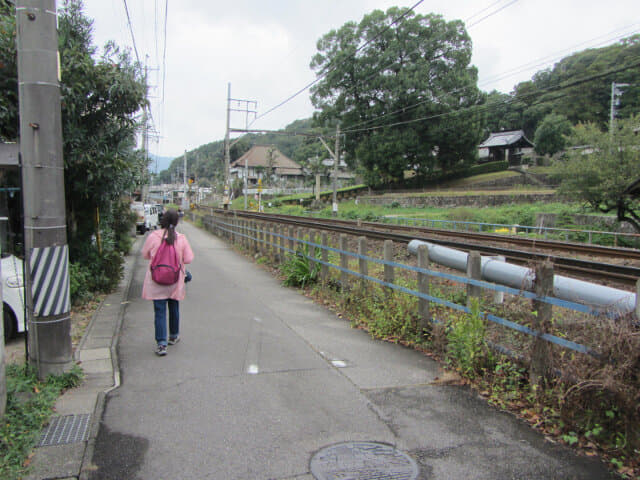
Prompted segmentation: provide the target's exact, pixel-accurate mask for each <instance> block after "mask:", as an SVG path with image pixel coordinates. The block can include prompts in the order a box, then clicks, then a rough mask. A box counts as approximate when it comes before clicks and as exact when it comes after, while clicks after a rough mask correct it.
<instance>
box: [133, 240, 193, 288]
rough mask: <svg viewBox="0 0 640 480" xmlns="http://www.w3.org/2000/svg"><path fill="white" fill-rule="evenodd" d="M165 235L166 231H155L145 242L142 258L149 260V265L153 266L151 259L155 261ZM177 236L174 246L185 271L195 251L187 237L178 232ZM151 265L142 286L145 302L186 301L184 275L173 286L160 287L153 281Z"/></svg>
mask: <svg viewBox="0 0 640 480" xmlns="http://www.w3.org/2000/svg"><path fill="white" fill-rule="evenodd" d="M163 234H164V230H154V231H153V232H151V233H150V234H149V236H148V237H147V240H146V241H145V242H144V246H143V247H142V256H143V257H144V258H146V259H147V260H149V265H151V259H153V256H154V255H155V254H156V252H157V251H158V247H160V242H162V236H163ZM176 234H177V237H176V241H175V243H174V246H175V247H176V252H178V257H179V258H180V263H181V264H182V267H183V270H184V265H185V264H187V263H191V262H192V261H193V251H192V250H191V245H189V241H188V240H187V237H185V236H184V235H183V234H181V233H178V232H176ZM149 265H147V274H146V275H145V277H144V283H143V284H142V298H144V299H145V300H164V299H166V298H171V299H173V300H184V294H185V288H184V275H180V277H179V278H178V281H177V282H176V283H174V284H173V285H159V284H157V283H156V282H154V281H153V280H152V279H151V269H150V268H149Z"/></svg>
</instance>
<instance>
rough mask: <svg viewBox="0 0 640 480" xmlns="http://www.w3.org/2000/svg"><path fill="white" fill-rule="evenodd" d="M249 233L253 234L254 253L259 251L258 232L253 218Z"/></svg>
mask: <svg viewBox="0 0 640 480" xmlns="http://www.w3.org/2000/svg"><path fill="white" fill-rule="evenodd" d="M249 230H250V232H249V235H250V236H251V244H252V245H253V253H254V254H256V253H258V233H257V231H256V222H255V220H251V221H250V222H249Z"/></svg>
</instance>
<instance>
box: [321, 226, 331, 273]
mask: <svg viewBox="0 0 640 480" xmlns="http://www.w3.org/2000/svg"><path fill="white" fill-rule="evenodd" d="M320 241H321V243H322V247H323V248H322V262H323V263H322V265H321V266H320V280H322V282H326V281H327V280H328V279H329V266H328V265H327V263H329V250H327V247H328V246H329V235H328V234H327V232H326V231H325V230H323V231H322V233H321V234H320Z"/></svg>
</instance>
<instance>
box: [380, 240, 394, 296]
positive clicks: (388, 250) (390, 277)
mask: <svg viewBox="0 0 640 480" xmlns="http://www.w3.org/2000/svg"><path fill="white" fill-rule="evenodd" d="M382 248H383V252H384V261H385V262H392V261H393V240H385V241H384V244H383V247H382ZM384 281H385V282H386V283H393V282H394V281H395V271H394V269H393V266H391V265H387V264H386V263H385V264H384ZM384 295H385V297H386V298H387V300H388V299H389V298H390V297H391V295H393V289H392V288H390V287H384Z"/></svg>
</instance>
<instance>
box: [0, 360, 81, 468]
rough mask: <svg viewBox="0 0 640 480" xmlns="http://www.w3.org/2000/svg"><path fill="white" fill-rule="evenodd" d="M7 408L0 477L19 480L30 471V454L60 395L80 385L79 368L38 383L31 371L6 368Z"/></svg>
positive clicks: (1, 432)
mask: <svg viewBox="0 0 640 480" xmlns="http://www.w3.org/2000/svg"><path fill="white" fill-rule="evenodd" d="M6 375H7V409H6V412H5V416H4V418H3V419H2V424H1V425H0V478H2V479H4V480H18V479H20V478H22V477H23V476H24V475H25V473H26V472H27V471H28V469H29V462H30V458H31V452H32V451H33V449H34V447H35V446H36V445H37V443H38V441H39V436H40V432H41V430H42V428H43V427H44V426H45V425H47V423H48V422H49V419H50V418H51V415H52V413H53V406H54V404H55V402H56V400H57V399H58V397H59V396H60V395H62V393H64V392H65V391H66V390H68V389H70V388H73V387H75V386H77V385H79V384H80V382H81V381H82V371H81V370H80V367H78V366H74V367H73V369H72V370H71V371H70V372H68V373H65V374H63V375H59V376H49V377H48V378H47V379H46V380H44V381H40V380H38V377H37V374H36V372H35V370H34V369H32V368H29V367H27V366H25V365H15V364H13V365H8V366H7V371H6Z"/></svg>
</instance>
